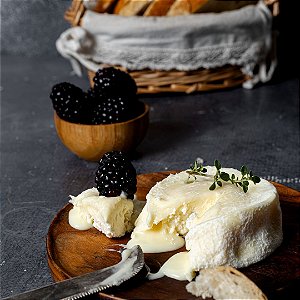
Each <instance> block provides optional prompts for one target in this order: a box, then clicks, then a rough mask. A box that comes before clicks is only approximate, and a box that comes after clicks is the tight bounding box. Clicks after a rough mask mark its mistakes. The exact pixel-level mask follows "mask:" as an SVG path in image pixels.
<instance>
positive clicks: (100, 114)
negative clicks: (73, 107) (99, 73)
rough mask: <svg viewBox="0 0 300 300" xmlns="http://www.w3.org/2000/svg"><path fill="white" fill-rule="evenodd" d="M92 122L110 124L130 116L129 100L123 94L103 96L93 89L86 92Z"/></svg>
mask: <svg viewBox="0 0 300 300" xmlns="http://www.w3.org/2000/svg"><path fill="white" fill-rule="evenodd" d="M87 95H88V96H87V103H90V107H89V109H90V118H91V122H92V124H111V123H117V122H122V121H125V120H127V119H129V118H130V110H129V109H130V105H129V101H128V99H127V98H126V97H124V96H110V97H108V96H104V95H101V94H96V93H95V91H94V90H93V89H90V90H88V92H87Z"/></svg>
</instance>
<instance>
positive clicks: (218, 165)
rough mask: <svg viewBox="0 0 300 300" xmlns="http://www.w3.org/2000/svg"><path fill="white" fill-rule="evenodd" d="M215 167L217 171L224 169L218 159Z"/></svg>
mask: <svg viewBox="0 0 300 300" xmlns="http://www.w3.org/2000/svg"><path fill="white" fill-rule="evenodd" d="M215 167H216V168H217V170H220V169H221V168H222V166H221V163H220V162H219V161H218V160H217V159H216V160H215Z"/></svg>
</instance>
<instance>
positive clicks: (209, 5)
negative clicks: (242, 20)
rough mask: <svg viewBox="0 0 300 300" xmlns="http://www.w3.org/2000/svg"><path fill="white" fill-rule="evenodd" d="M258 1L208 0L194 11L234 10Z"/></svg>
mask: <svg viewBox="0 0 300 300" xmlns="http://www.w3.org/2000/svg"><path fill="white" fill-rule="evenodd" d="M257 2H258V1H257V0H256V1H250V0H247V1H245V0H244V1H230V0H226V1H224V0H222V1H220V0H208V1H206V2H205V3H203V5H201V6H199V7H198V8H196V10H195V11H194V13H209V12H214V13H219V12H223V11H229V10H235V9H239V8H241V7H244V6H247V5H253V4H256V3H257Z"/></svg>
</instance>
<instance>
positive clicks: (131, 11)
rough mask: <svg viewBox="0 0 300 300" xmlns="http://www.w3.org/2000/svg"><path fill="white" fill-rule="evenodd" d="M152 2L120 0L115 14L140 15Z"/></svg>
mask: <svg viewBox="0 0 300 300" xmlns="http://www.w3.org/2000/svg"><path fill="white" fill-rule="evenodd" d="M151 2H152V0H120V1H118V3H117V5H116V7H115V9H114V14H118V15H121V16H138V15H141V14H143V13H144V11H145V9H146V8H147V7H148V5H149V4H150V3H151Z"/></svg>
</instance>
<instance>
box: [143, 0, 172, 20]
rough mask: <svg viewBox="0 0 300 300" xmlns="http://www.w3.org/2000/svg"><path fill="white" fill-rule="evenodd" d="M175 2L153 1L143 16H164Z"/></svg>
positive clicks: (169, 0)
mask: <svg viewBox="0 0 300 300" xmlns="http://www.w3.org/2000/svg"><path fill="white" fill-rule="evenodd" d="M174 2H175V0H153V1H152V2H151V3H150V5H149V6H148V8H147V9H146V11H145V12H144V16H165V15H166V14H167V12H168V11H169V9H170V7H171V6H172V4H173V3H174Z"/></svg>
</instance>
